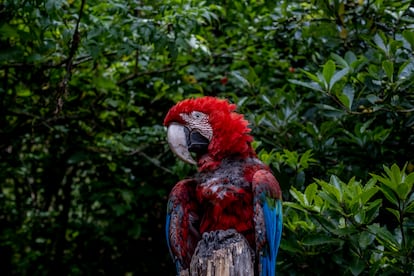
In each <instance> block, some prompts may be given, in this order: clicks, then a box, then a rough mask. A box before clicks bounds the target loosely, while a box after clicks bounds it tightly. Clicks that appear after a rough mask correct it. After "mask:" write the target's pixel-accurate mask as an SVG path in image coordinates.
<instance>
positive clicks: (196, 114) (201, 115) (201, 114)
mask: <svg viewBox="0 0 414 276" xmlns="http://www.w3.org/2000/svg"><path fill="white" fill-rule="evenodd" d="M191 115H192V116H193V118H194V119H201V118H202V117H203V113H201V112H198V111H193V112H192V113H191Z"/></svg>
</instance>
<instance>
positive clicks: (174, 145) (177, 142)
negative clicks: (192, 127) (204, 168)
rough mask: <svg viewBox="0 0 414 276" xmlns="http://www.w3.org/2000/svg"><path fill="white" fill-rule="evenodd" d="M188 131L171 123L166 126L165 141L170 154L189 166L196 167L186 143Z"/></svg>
mask: <svg viewBox="0 0 414 276" xmlns="http://www.w3.org/2000/svg"><path fill="white" fill-rule="evenodd" d="M187 136H188V129H187V128H186V127H185V126H182V125H180V124H176V123H172V124H171V125H169V126H168V131H167V141H168V145H169V146H170V149H171V150H172V152H174V153H175V154H176V155H177V156H178V157H179V158H180V159H181V160H183V161H184V162H187V163H189V164H193V165H197V162H196V161H195V160H194V159H193V157H192V156H191V154H190V151H189V150H188V143H187Z"/></svg>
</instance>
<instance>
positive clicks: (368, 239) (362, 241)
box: [358, 231, 375, 249]
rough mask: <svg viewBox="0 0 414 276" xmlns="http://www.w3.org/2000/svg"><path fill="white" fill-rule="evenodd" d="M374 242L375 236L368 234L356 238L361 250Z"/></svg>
mask: <svg viewBox="0 0 414 276" xmlns="http://www.w3.org/2000/svg"><path fill="white" fill-rule="evenodd" d="M374 240H375V235H373V234H372V233H369V232H366V231H364V232H362V233H361V234H360V235H359V237H358V244H359V246H360V247H361V249H366V248H367V247H368V246H369V245H371V244H372V242H373V241H374Z"/></svg>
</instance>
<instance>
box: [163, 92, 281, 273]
mask: <svg viewBox="0 0 414 276" xmlns="http://www.w3.org/2000/svg"><path fill="white" fill-rule="evenodd" d="M235 110H236V105H235V104H231V103H230V102H229V101H227V100H224V99H219V98H216V97H210V96H204V97H200V98H191V99H186V100H183V101H181V102H179V103H177V104H176V105H174V106H173V107H172V108H171V109H170V110H169V111H168V113H167V115H166V117H165V119H164V125H165V126H166V127H167V140H168V144H169V146H170V148H171V150H172V151H173V152H174V153H175V154H176V155H177V156H178V157H179V158H180V159H182V160H183V161H185V162H187V163H190V164H193V165H196V166H197V173H196V174H195V176H194V177H192V178H188V179H184V180H181V181H179V182H178V183H177V184H176V185H175V186H174V187H173V189H172V190H171V192H170V195H169V197H168V204H167V218H166V228H165V230H166V237H167V244H168V247H169V251H170V254H171V256H172V258H173V260H174V262H175V264H176V268H177V273H178V274H180V271H181V270H184V269H187V268H189V265H190V262H191V257H192V255H193V253H194V250H195V248H196V246H197V243H198V241H199V240H200V239H201V236H202V234H203V233H205V232H210V231H215V230H227V229H235V230H236V231H237V232H239V233H240V234H242V235H243V236H244V237H245V238H246V240H247V241H248V243H249V245H250V246H251V248H252V249H253V250H254V251H255V254H256V256H255V259H256V260H257V261H256V264H255V267H256V271H257V273H258V275H261V276H264V275H266V276H270V275H275V273H276V256H277V253H278V249H279V244H280V240H281V235H282V194H281V189H280V186H279V183H278V181H277V180H276V178H275V177H274V175H273V174H272V172H271V171H270V169H269V167H268V166H267V165H265V164H264V163H262V162H261V161H260V160H259V159H258V157H257V154H256V153H255V151H254V149H253V148H252V145H251V143H252V141H253V137H252V136H251V135H250V134H249V133H250V129H249V128H248V121H247V120H245V119H244V117H243V115H241V114H239V113H236V112H235Z"/></svg>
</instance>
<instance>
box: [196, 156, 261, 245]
mask: <svg viewBox="0 0 414 276" xmlns="http://www.w3.org/2000/svg"><path fill="white" fill-rule="evenodd" d="M222 165H223V166H221V167H220V168H218V169H217V170H215V171H214V172H208V173H200V175H199V176H198V181H199V184H198V186H197V190H196V192H197V199H198V201H199V203H200V206H201V209H202V210H201V214H200V215H201V216H200V217H201V224H200V233H204V232H209V231H214V230H226V229H231V228H233V229H236V230H237V231H238V232H240V233H242V234H244V235H245V236H246V238H247V239H248V240H249V242H250V243H253V235H252V234H253V232H254V229H253V195H252V189H251V183H250V181H251V177H250V175H249V174H250V173H251V170H252V168H253V167H256V166H257V164H254V166H253V167H252V166H246V164H242V163H238V162H235V163H231V164H227V165H226V164H222ZM253 170H254V169H253ZM246 173H247V175H246Z"/></svg>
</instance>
